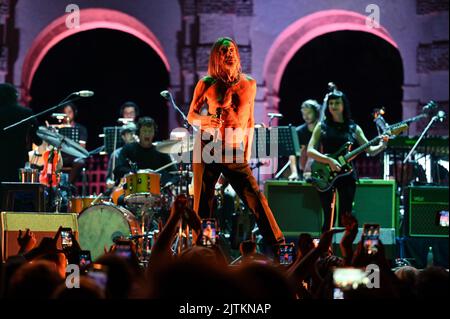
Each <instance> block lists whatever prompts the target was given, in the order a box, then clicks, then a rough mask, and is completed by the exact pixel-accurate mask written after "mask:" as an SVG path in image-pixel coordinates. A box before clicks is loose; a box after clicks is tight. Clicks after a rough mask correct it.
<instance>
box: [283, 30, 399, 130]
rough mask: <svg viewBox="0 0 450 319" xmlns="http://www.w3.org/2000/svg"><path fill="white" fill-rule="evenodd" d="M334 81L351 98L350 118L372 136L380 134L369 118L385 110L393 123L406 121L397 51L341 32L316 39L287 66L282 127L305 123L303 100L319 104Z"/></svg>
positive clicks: (357, 34)
mask: <svg viewBox="0 0 450 319" xmlns="http://www.w3.org/2000/svg"><path fill="white" fill-rule="evenodd" d="M330 81H333V82H335V83H336V85H337V86H338V88H339V89H340V90H342V91H343V92H345V93H346V95H347V97H348V98H349V101H350V105H351V110H352V116H353V118H354V120H355V121H356V122H357V123H358V124H359V125H360V126H361V127H362V128H363V130H364V132H365V133H366V135H368V136H374V135H375V134H376V132H377V131H376V127H375V125H374V124H373V121H372V116H371V113H372V111H373V109H374V108H376V107H378V108H379V107H381V106H384V107H385V108H386V119H387V120H388V121H389V122H390V123H394V122H398V121H401V118H402V104H401V102H402V97H403V91H402V84H403V68H402V63H401V58H400V55H399V52H398V50H397V49H396V48H394V47H393V46H392V45H391V44H389V43H388V42H386V41H384V40H383V39H380V38H378V37H376V36H374V35H372V34H370V33H366V32H360V31H338V32H331V33H327V34H325V35H322V36H319V37H317V38H314V39H313V40H311V41H310V42H308V43H307V44H305V45H304V46H303V47H302V48H301V49H300V50H299V51H298V52H297V53H296V54H295V55H294V56H293V57H292V59H291V60H290V61H289V63H288V65H287V66H286V69H285V71H284V74H283V77H282V79H281V83H280V88H279V98H280V102H279V111H280V113H282V114H283V115H284V118H283V119H282V120H281V121H280V124H283V125H287V124H289V123H292V124H299V123H301V122H303V120H302V119H301V114H300V104H301V103H302V101H304V100H306V99H309V98H313V99H316V100H317V101H319V103H321V102H322V101H323V98H324V95H325V94H326V93H327V92H326V90H327V83H328V82H330Z"/></svg>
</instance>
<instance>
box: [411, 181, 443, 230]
mask: <svg viewBox="0 0 450 319" xmlns="http://www.w3.org/2000/svg"><path fill="white" fill-rule="evenodd" d="M408 202H409V205H408V214H407V216H408V226H409V231H408V234H409V236H411V237H447V238H448V233H449V228H448V186H447V187H444V186H412V187H409V189H408Z"/></svg>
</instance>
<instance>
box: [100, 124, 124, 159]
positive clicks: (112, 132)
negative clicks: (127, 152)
mask: <svg viewBox="0 0 450 319" xmlns="http://www.w3.org/2000/svg"><path fill="white" fill-rule="evenodd" d="M121 132H122V127H121V126H108V127H104V128H103V134H104V137H103V143H104V145H105V149H104V151H105V152H106V153H108V155H111V153H112V152H114V150H116V149H118V148H119V147H122V146H123V140H122V137H121Z"/></svg>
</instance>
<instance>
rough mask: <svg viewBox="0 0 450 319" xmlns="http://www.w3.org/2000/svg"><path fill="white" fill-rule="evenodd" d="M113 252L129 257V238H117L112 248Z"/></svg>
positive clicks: (130, 252)
mask: <svg viewBox="0 0 450 319" xmlns="http://www.w3.org/2000/svg"><path fill="white" fill-rule="evenodd" d="M114 253H115V254H116V255H117V256H120V257H122V258H125V259H129V258H131V255H132V250H131V241H129V240H117V241H116V248H115V250H114Z"/></svg>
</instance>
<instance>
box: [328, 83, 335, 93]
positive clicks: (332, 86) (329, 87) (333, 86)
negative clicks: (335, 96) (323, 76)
mask: <svg viewBox="0 0 450 319" xmlns="http://www.w3.org/2000/svg"><path fill="white" fill-rule="evenodd" d="M336 89H337V87H336V84H334V83H333V82H328V93H331V92H333V91H335V90H336Z"/></svg>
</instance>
